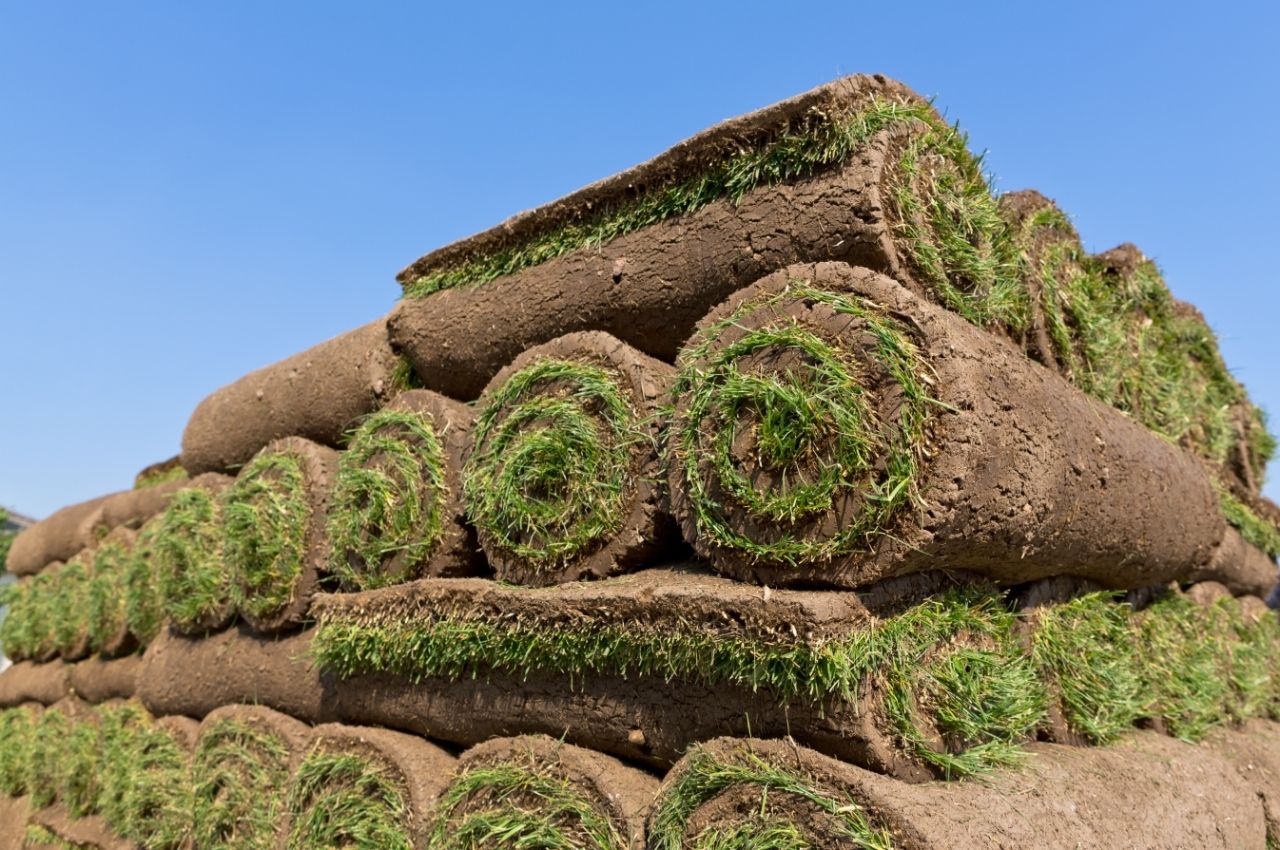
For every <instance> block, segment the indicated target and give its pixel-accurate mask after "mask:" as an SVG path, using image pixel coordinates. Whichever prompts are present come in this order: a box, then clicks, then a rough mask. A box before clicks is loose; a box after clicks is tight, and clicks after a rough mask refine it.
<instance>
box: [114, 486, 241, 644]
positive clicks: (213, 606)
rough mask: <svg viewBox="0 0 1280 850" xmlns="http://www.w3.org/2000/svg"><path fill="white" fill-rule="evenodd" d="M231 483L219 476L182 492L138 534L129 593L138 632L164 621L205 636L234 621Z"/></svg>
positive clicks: (151, 629)
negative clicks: (226, 524) (228, 553)
mask: <svg viewBox="0 0 1280 850" xmlns="http://www.w3.org/2000/svg"><path fill="white" fill-rule="evenodd" d="M230 485H231V479H230V478H227V477H225V476H219V477H216V478H212V477H211V478H209V479H206V480H205V481H204V482H203V483H202V484H201V485H199V486H193V487H187V488H185V489H183V490H181V491H180V492H178V493H177V494H176V495H175V496H174V497H173V500H172V501H171V502H170V503H169V506H168V507H166V508H165V510H164V512H163V513H162V514H160V516H159V517H157V518H156V519H155V520H153V521H152V522H151V523H148V524H147V526H146V527H145V528H144V529H143V531H142V533H141V534H140V535H139V539H138V541H137V542H136V544H135V549H134V551H135V557H134V561H133V566H134V568H133V570H132V571H131V575H130V580H129V591H128V594H129V603H128V609H129V611H130V613H129V615H128V619H129V622H130V631H131V632H133V633H134V634H138V633H139V632H143V633H146V632H150V633H151V634H152V635H154V633H155V630H156V629H158V628H159V625H160V622H161V619H167V620H168V621H169V623H170V624H172V626H173V628H175V629H177V630H178V631H179V632H182V633H183V634H204V633H206V632H210V631H214V630H217V629H220V628H222V627H224V626H226V625H227V624H228V623H230V622H231V621H232V620H233V619H234V618H235V613H236V591H237V588H236V578H235V574H234V572H232V570H231V569H230V568H229V567H228V566H227V564H226V563H225V560H224V554H223V542H222V502H221V496H222V493H224V492H225V491H226V490H227V488H228V487H230ZM148 579H150V583H148ZM152 593H154V596H152V595H151V594H152ZM157 604H158V607H153V606H156V605H157ZM139 639H140V640H143V636H142V635H139Z"/></svg>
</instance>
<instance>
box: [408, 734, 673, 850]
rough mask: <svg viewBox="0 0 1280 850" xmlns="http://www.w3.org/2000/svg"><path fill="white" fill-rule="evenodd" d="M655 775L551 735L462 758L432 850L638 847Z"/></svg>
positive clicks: (438, 811)
mask: <svg viewBox="0 0 1280 850" xmlns="http://www.w3.org/2000/svg"><path fill="white" fill-rule="evenodd" d="M657 790H658V780H657V778H656V777H654V776H652V775H651V774H648V773H646V772H644V771H642V770H637V769H636V768H634V767H629V766H627V765H626V764H624V763H622V762H620V761H618V760H617V759H613V758H610V757H609V756H606V755H602V754H601V753H596V752H592V751H591V750H585V749H583V748H581V747H575V746H573V745H572V744H566V743H564V742H563V741H558V740H556V739H554V738H549V737H547V736H545V735H527V736H523V737H520V738H497V739H494V740H490V741H486V742H485V743H483V744H480V745H479V746H476V747H473V748H471V749H470V750H467V751H466V752H465V753H463V754H462V757H461V758H460V759H459V760H458V767H457V770H456V771H455V773H454V776H453V778H452V780H451V781H450V783H449V785H448V787H447V788H446V789H445V790H444V791H443V792H442V793H441V794H440V799H439V801H438V802H437V803H436V806H435V809H434V811H433V812H432V817H431V823H430V832H429V834H428V842H427V843H428V846H429V847H431V848H433V850H478V848H484V847H488V848H495V850H501V848H512V850H514V848H520V847H530V846H536V847H543V848H547V850H569V848H573V850H588V848H589V849H590V850H628V848H634V850H640V848H643V847H644V819H645V817H646V815H647V814H648V812H649V808H650V807H651V806H652V805H653V799H654V796H655V794H656V793H657Z"/></svg>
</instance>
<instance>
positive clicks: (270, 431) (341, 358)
mask: <svg viewBox="0 0 1280 850" xmlns="http://www.w3.org/2000/svg"><path fill="white" fill-rule="evenodd" d="M407 388H408V387H407V386H406V379H405V377H404V374H403V367H402V365H401V361H400V360H399V358H397V357H396V355H395V354H394V353H393V352H392V351H391V346H390V344H389V343H388V341H387V331H386V322H385V320H383V319H379V320H377V321H374V322H370V323H369V324H367V325H364V326H362V327H359V328H356V329H355V330H353V331H349V332H347V333H345V334H342V335H340V336H337V337H334V338H333V339H331V340H329V341H328V342H323V343H321V344H320V345H317V346H315V347H313V348H310V349H308V350H306V351H303V352H301V353H300V354H295V355H293V356H292V357H287V358H285V359H284V360H281V361H280V362H279V363H274V364H272V365H270V366H267V367H265V368H262V369H259V370H257V371H256V372H251V373H249V374H248V375H246V376H244V377H243V378H241V379H240V380H238V381H235V382H234V383H231V384H228V385H227V386H225V387H222V388H221V389H219V390H218V391H217V392H215V393H213V395H211V396H209V397H208V398H206V399H205V400H204V401H202V402H200V404H199V405H198V406H197V407H196V409H195V412H193V413H192V414H191V419H190V420H189V421H188V422H187V427H186V430H185V431H183V432H182V455H181V457H182V465H183V467H185V468H186V470H187V471H188V472H190V473H191V474H192V475H196V474H198V473H201V472H234V471H235V470H236V469H238V468H239V467H241V466H242V465H244V464H246V463H248V462H249V460H250V459H252V458H253V456H254V455H256V454H257V453H258V452H259V451H261V450H262V448H263V446H265V445H267V444H268V443H270V442H272V441H273V440H278V439H280V438H282V437H293V436H296V437H305V438H307V439H309V440H314V441H315V442H317V443H321V444H323V445H328V446H338V445H341V444H342V442H343V438H344V436H345V434H346V433H347V430H348V429H349V428H351V427H352V426H353V425H354V424H356V421H357V420H358V419H359V418H360V417H362V416H364V415H366V414H369V413H372V412H373V411H374V410H376V409H377V408H378V406H379V405H380V404H381V403H382V401H383V400H384V399H385V398H388V397H390V396H392V395H394V394H395V393H396V392H397V391H399V390H401V389H407Z"/></svg>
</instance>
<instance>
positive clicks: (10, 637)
mask: <svg viewBox="0 0 1280 850" xmlns="http://www.w3.org/2000/svg"><path fill="white" fill-rule="evenodd" d="M62 566H63V564H62V562H61V561H57V562H55V563H53V564H50V565H49V566H48V567H47V568H46V569H45V570H44V571H43V572H41V573H39V574H37V575H34V576H31V577H30V578H26V579H22V580H20V581H17V582H14V583H13V584H11V585H9V586H8V587H6V588H3V589H0V599H3V601H4V604H5V605H6V606H7V608H8V610H7V612H6V614H5V617H4V620H3V621H0V644H2V645H3V648H4V653H5V655H6V656H7V657H9V658H10V659H12V660H14V661H25V660H36V661H48V660H50V659H52V658H54V657H56V656H57V654H58V648H57V644H56V641H55V636H54V623H55V617H56V614H57V610H56V609H57V593H58V583H57V580H56V579H57V575H58V572H59V571H60V570H61V569H62Z"/></svg>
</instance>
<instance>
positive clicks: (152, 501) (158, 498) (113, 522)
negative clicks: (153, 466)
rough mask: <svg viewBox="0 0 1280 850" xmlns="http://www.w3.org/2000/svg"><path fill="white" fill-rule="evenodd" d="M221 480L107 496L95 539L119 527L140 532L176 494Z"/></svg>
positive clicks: (171, 483)
mask: <svg viewBox="0 0 1280 850" xmlns="http://www.w3.org/2000/svg"><path fill="white" fill-rule="evenodd" d="M222 477H223V476H220V475H213V474H206V475H198V476H196V477H195V478H184V479H181V480H179V481H166V482H165V483H163V484H157V485H155V486H154V487H144V488H143V489H141V490H126V491H124V492H123V493H116V494H115V495H112V496H108V497H107V498H106V500H105V501H104V502H103V503H102V517H101V519H100V520H99V524H98V526H97V527H96V528H95V537H99V538H100V537H101V536H102V535H104V534H105V533H106V532H107V531H110V530H111V529H113V528H117V527H119V526H124V527H126V528H132V529H138V528H141V527H142V524H143V523H145V522H146V521H147V520H149V519H151V518H152V517H153V516H155V515H157V514H159V513H160V512H161V511H163V510H164V509H165V508H166V507H168V506H169V502H170V501H171V500H172V499H173V497H174V495H175V494H177V492H178V491H179V490H185V489H187V488H188V487H203V486H206V484H207V483H208V482H210V481H214V480H217V479H219V478H222Z"/></svg>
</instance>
